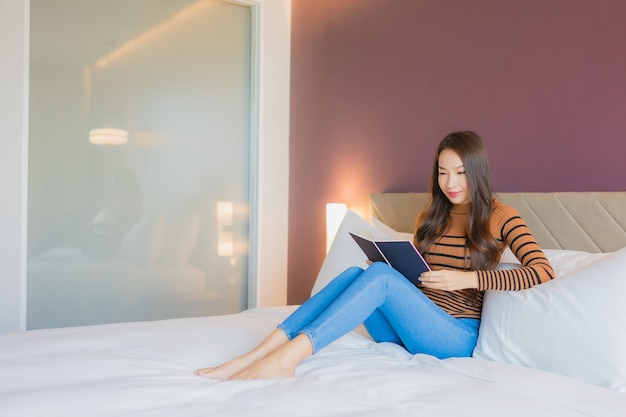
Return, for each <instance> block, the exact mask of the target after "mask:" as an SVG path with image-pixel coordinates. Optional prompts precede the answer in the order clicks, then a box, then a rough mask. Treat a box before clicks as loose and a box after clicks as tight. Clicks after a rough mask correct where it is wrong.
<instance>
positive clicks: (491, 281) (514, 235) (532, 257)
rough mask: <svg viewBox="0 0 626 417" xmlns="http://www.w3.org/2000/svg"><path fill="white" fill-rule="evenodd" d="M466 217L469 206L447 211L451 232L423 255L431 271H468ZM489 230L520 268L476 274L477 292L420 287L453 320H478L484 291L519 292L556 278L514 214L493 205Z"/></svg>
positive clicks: (526, 228) (503, 207)
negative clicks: (512, 255)
mask: <svg viewBox="0 0 626 417" xmlns="http://www.w3.org/2000/svg"><path fill="white" fill-rule="evenodd" d="M468 213H469V204H467V205H463V206H454V207H453V208H452V210H451V211H450V216H451V218H452V222H451V225H450V228H449V229H448V230H447V231H446V234H445V235H443V236H442V237H441V238H439V239H438V240H437V241H435V243H433V245H432V246H431V247H430V249H429V250H428V252H426V253H425V254H424V257H425V258H426V261H427V262H428V263H429V264H430V266H431V267H432V269H433V270H437V269H455V270H461V271H469V270H470V260H469V251H468V249H467V248H466V247H465V243H466V239H467V235H466V229H467V221H468ZM490 228H491V233H492V234H493V235H494V236H495V237H496V238H497V239H498V240H500V241H502V242H506V244H507V245H508V246H509V247H510V248H511V251H512V252H513V253H514V254H515V256H516V257H517V259H519V261H520V262H521V263H522V267H521V268H517V269H512V270H506V271H500V270H494V271H477V273H478V289H464V290H456V291H444V290H436V289H432V288H426V287H420V289H421V290H422V291H423V292H424V294H426V296H428V298H430V299H431V300H432V301H433V302H434V303H435V304H437V305H438V306H439V307H441V308H442V309H443V310H444V311H446V312H448V313H450V314H451V315H452V316H454V317H457V318H472V319H480V314H481V310H482V303H483V296H484V291H485V290H522V289H526V288H530V287H532V286H533V285H537V284H541V283H542V282H545V281H548V280H550V279H553V278H554V277H555V274H554V271H553V270H552V266H551V265H550V262H549V261H548V259H547V258H546V256H545V255H544V254H543V252H542V250H541V248H540V247H539V245H538V244H537V242H536V241H535V239H534V237H533V236H532V234H531V232H530V229H529V228H528V226H526V223H525V222H524V220H523V219H522V218H521V217H520V215H519V214H518V212H517V210H515V209H514V208H513V207H510V206H507V205H505V204H502V203H499V202H497V201H496V203H495V206H494V210H493V213H492V216H491V219H490Z"/></svg>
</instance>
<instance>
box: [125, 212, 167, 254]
mask: <svg viewBox="0 0 626 417" xmlns="http://www.w3.org/2000/svg"><path fill="white" fill-rule="evenodd" d="M164 223H165V220H164V215H163V212H162V211H158V212H156V213H154V214H151V215H147V216H144V217H143V218H141V219H140V220H139V221H138V222H137V223H136V224H135V225H134V226H133V227H132V228H131V229H130V230H129V231H128V233H126V236H124V239H122V243H120V247H119V248H118V250H117V256H118V257H119V258H122V259H127V260H129V261H132V262H135V263H136V264H138V265H152V264H154V263H155V262H156V260H157V258H158V257H159V254H160V253H161V247H162V244H163V234H164Z"/></svg>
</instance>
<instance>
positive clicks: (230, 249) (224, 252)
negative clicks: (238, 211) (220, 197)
mask: <svg viewBox="0 0 626 417" xmlns="http://www.w3.org/2000/svg"><path fill="white" fill-rule="evenodd" d="M232 229H233V202H232V201H218V202H217V255H218V256H233V254H234V252H235V250H234V249H235V242H234V234H233V230H232Z"/></svg>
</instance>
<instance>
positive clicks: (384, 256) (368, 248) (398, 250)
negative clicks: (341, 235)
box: [349, 232, 430, 285]
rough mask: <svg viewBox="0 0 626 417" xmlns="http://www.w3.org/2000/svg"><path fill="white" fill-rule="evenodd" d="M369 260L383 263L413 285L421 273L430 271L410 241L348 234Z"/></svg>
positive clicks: (417, 281)
mask: <svg viewBox="0 0 626 417" xmlns="http://www.w3.org/2000/svg"><path fill="white" fill-rule="evenodd" d="M349 233H350V236H352V238H353V239H354V240H355V242H356V243H357V244H358V245H359V247H360V248H361V250H363V252H364V253H365V255H366V256H367V257H368V259H369V260H371V261H373V262H385V263H387V264H388V265H389V266H391V267H392V268H393V269H395V270H396V271H398V272H400V273H401V274H402V275H404V276H405V277H406V278H407V279H408V280H409V281H411V282H412V283H413V284H415V285H417V284H419V282H420V281H419V277H420V275H421V274H422V272H425V271H430V267H429V266H428V264H427V263H426V261H425V260H424V257H423V256H422V254H421V253H419V251H418V250H417V248H416V247H415V245H414V244H413V242H411V241H410V240H376V241H374V240H370V239H367V238H364V237H363V236H359V235H357V234H354V233H352V232H349Z"/></svg>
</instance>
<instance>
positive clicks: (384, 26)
mask: <svg viewBox="0 0 626 417" xmlns="http://www.w3.org/2000/svg"><path fill="white" fill-rule="evenodd" d="M625 22H626V1H622V0H509V1H502V0H471V1H468V0H444V1H442V0H292V72H291V91H292V93H291V94H292V96H291V141H290V177H289V179H290V199H289V204H290V206H289V267H288V273H289V283H288V302H289V303H301V302H302V301H304V300H305V299H306V298H307V297H308V295H309V292H310V289H311V287H312V285H313V281H314V279H315V277H316V275H317V272H318V270H319V267H320V266H321V263H322V261H323V258H324V249H325V228H324V221H325V219H324V217H325V204H326V203H327V202H346V203H348V204H349V205H350V207H353V208H356V209H357V210H358V211H359V212H361V213H362V214H364V215H367V204H368V195H369V194H371V193H377V192H383V191H427V190H428V182H429V174H430V171H431V169H432V163H433V156H434V155H433V153H434V150H435V147H436V145H437V143H438V141H439V140H440V139H441V138H442V137H443V136H444V135H445V134H446V133H448V132H450V131H453V130H457V129H471V130H475V131H476V132H478V133H479V134H480V135H481V136H482V137H483V139H484V141H485V143H486V145H487V149H488V152H489V155H490V160H491V165H492V175H493V184H494V189H495V190H496V191H588V190H598V191H604V190H626V142H625V140H626V81H625V80H626V46H625V41H624V40H625V39H626V24H625Z"/></svg>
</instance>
